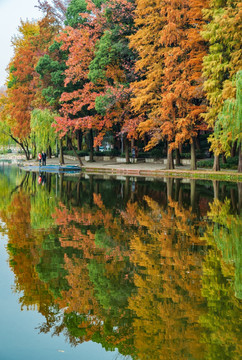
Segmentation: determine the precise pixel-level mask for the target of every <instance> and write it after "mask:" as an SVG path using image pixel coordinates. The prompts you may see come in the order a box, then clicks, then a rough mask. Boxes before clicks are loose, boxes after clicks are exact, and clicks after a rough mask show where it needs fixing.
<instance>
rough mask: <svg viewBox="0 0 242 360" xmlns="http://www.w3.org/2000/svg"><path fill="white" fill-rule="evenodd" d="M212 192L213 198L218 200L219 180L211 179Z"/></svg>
mask: <svg viewBox="0 0 242 360" xmlns="http://www.w3.org/2000/svg"><path fill="white" fill-rule="evenodd" d="M213 192H214V199H217V200H218V195H219V182H218V181H216V180H213Z"/></svg>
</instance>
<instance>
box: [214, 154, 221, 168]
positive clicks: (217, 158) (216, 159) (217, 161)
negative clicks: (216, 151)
mask: <svg viewBox="0 0 242 360" xmlns="http://www.w3.org/2000/svg"><path fill="white" fill-rule="evenodd" d="M213 171H220V164H219V155H214V162H213Z"/></svg>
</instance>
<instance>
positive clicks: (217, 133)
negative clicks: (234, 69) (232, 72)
mask: <svg viewBox="0 0 242 360" xmlns="http://www.w3.org/2000/svg"><path fill="white" fill-rule="evenodd" d="M236 89H237V90H236V98H235V99H234V98H232V99H228V100H225V102H224V105H223V108H222V110H221V112H220V113H219V115H218V120H217V121H216V123H215V127H214V139H215V140H218V141H219V143H220V144H221V148H222V150H223V151H224V152H225V154H226V155H228V156H229V155H230V151H231V146H233V145H234V143H235V142H237V144H238V148H239V164H238V172H242V152H241V143H242V70H241V71H239V72H238V73H237V76H236ZM212 147H213V144H212Z"/></svg>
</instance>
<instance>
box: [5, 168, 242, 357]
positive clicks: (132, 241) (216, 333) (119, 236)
mask: <svg viewBox="0 0 242 360" xmlns="http://www.w3.org/2000/svg"><path fill="white" fill-rule="evenodd" d="M10 174H11V173H9V174H6V173H4V174H3V173H0V195H3V194H4V202H3V205H2V206H1V208H0V218H1V220H2V221H3V222H4V223H5V224H6V225H5V228H4V229H2V231H6V230H7V233H8V239H9V241H8V252H9V263H10V266H11V268H12V270H13V272H14V274H15V291H16V292H19V293H20V292H21V295H20V298H19V301H20V304H21V307H22V308H27V309H33V308H34V309H36V310H38V311H39V312H40V313H41V314H42V315H43V316H44V317H45V319H46V321H45V323H43V324H42V325H41V327H40V331H41V332H45V333H47V332H51V333H53V334H55V335H59V334H60V333H63V334H64V335H65V336H66V339H67V340H68V341H69V342H70V343H71V344H73V345H77V344H81V343H83V342H86V341H89V340H92V341H94V342H97V343H100V344H102V346H103V347H104V348H105V349H106V350H114V349H115V348H117V349H118V350H119V353H120V354H122V355H124V356H125V355H130V356H131V357H132V358H133V359H140V360H143V359H144V360H145V359H152V360H156V359H157V360H158V359H179V360H180V359H217V358H218V354H219V359H230V358H233V359H239V354H240V353H241V348H240V346H239V324H238V318H239V311H240V305H241V303H240V300H241V296H242V292H241V265H240V264H241V260H240V256H241V242H240V241H239V239H241V217H240V215H239V211H240V207H241V199H240V196H241V189H240V188H239V189H238V191H237V188H236V185H234V184H230V183H222V184H220V183H216V184H215V183H213V184H212V182H195V181H194V180H192V181H191V182H190V184H188V183H183V182H182V181H181V180H180V179H178V180H175V181H174V180H173V179H167V180H166V182H161V181H154V182H151V183H149V182H145V181H143V180H142V179H140V180H139V181H137V182H136V181H134V179H129V178H126V180H125V181H117V180H114V179H112V180H111V181H109V180H103V179H101V178H99V179H98V178H95V177H93V176H91V177H90V178H89V179H86V178H84V177H80V178H70V177H65V176H63V175H62V176H60V178H58V177H56V176H55V175H52V176H51V175H50V174H48V175H46V178H45V182H44V184H42V183H41V182H38V176H37V177H36V176H34V175H33V174H32V175H28V176H24V175H21V174H18V176H16V174H15V177H12V178H11V181H10ZM21 176H22V177H21ZM16 179H17V180H16ZM16 183H17V184H18V186H16ZM1 193H2V194H1ZM238 195H239V196H238ZM219 198H220V199H219Z"/></svg>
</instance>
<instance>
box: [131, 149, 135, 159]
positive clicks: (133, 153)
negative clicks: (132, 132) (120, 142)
mask: <svg viewBox="0 0 242 360" xmlns="http://www.w3.org/2000/svg"><path fill="white" fill-rule="evenodd" d="M132 159H133V163H134V162H135V148H134V147H132Z"/></svg>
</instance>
